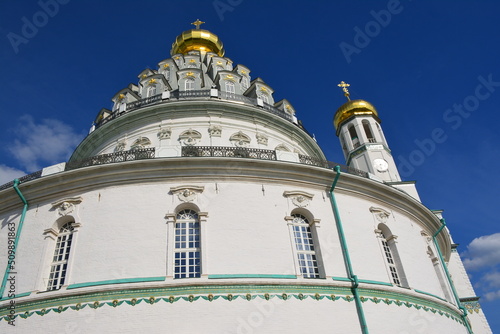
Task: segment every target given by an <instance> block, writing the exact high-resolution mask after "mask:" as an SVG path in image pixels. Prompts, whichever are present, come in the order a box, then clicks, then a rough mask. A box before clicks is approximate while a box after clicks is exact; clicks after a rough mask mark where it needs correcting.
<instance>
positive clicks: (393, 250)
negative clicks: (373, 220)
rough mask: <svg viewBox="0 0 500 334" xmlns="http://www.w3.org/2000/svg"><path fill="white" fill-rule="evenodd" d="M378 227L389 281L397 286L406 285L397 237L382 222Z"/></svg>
mask: <svg viewBox="0 0 500 334" xmlns="http://www.w3.org/2000/svg"><path fill="white" fill-rule="evenodd" d="M378 228H379V229H378V230H377V232H378V237H379V238H380V242H381V245H382V251H383V253H384V257H385V260H386V263H387V269H388V271H389V275H390V278H391V281H392V282H393V283H394V284H395V285H397V286H402V287H407V286H408V282H407V281H406V276H405V273H404V270H403V265H402V263H401V259H400V258H399V253H398V249H397V247H396V238H397V237H396V236H395V235H393V234H392V233H391V231H390V230H389V228H388V227H387V226H386V225H384V224H380V225H379V227H378Z"/></svg>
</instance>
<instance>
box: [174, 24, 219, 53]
mask: <svg viewBox="0 0 500 334" xmlns="http://www.w3.org/2000/svg"><path fill="white" fill-rule="evenodd" d="M192 50H198V51H205V52H214V53H217V54H218V55H219V56H221V57H223V56H224V52H225V50H224V46H223V45H222V41H221V40H220V39H219V37H217V35H215V34H214V33H211V32H210V31H208V30H203V29H191V30H187V31H184V32H183V33H182V34H180V35H179V36H177V38H176V39H175V42H174V43H173V44H172V50H171V51H170V55H172V56H173V55H174V54H176V53H183V54H184V53H187V52H189V51H192Z"/></svg>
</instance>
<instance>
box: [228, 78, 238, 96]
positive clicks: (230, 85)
mask: <svg viewBox="0 0 500 334" xmlns="http://www.w3.org/2000/svg"><path fill="white" fill-rule="evenodd" d="M226 92H228V93H231V94H235V93H236V88H235V85H234V82H232V81H229V80H226Z"/></svg>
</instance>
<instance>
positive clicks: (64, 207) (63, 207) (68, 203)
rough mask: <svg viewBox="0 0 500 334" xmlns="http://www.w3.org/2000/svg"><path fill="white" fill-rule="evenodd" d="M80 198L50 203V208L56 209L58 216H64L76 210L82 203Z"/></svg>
mask: <svg viewBox="0 0 500 334" xmlns="http://www.w3.org/2000/svg"><path fill="white" fill-rule="evenodd" d="M82 200H83V198H81V197H69V198H65V199H62V200H59V201H56V202H54V203H52V208H53V209H57V213H58V214H59V216H66V215H68V214H70V213H72V212H73V211H75V210H76V205H77V204H80V203H81V202H82Z"/></svg>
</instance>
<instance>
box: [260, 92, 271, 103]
mask: <svg viewBox="0 0 500 334" xmlns="http://www.w3.org/2000/svg"><path fill="white" fill-rule="evenodd" d="M259 97H260V98H261V100H262V101H264V103H267V104H269V97H267V94H261V95H260V96H259Z"/></svg>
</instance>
